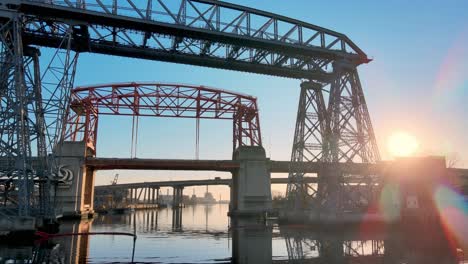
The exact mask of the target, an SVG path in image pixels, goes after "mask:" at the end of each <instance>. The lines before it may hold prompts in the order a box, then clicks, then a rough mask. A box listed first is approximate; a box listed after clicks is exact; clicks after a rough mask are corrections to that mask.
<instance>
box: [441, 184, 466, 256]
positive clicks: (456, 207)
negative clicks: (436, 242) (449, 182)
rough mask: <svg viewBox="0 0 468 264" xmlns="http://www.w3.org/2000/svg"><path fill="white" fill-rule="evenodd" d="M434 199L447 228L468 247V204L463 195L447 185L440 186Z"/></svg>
mask: <svg viewBox="0 0 468 264" xmlns="http://www.w3.org/2000/svg"><path fill="white" fill-rule="evenodd" d="M434 200H435V205H436V206H437V210H438V211H439V214H440V218H441V220H442V222H443V224H444V226H445V228H446V229H447V230H448V231H450V233H451V234H452V235H453V236H454V237H456V238H457V240H458V242H459V244H461V245H462V247H464V248H466V247H468V225H467V223H468V206H467V205H466V202H465V201H464V198H463V196H462V195H460V194H458V193H457V192H455V191H453V190H452V189H450V188H448V187H446V186H439V187H437V189H436V191H435V193H434Z"/></svg>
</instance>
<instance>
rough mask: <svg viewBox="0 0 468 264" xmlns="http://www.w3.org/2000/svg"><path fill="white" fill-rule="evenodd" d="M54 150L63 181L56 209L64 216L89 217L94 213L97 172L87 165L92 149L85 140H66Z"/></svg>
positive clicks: (58, 189) (58, 192)
mask: <svg viewBox="0 0 468 264" xmlns="http://www.w3.org/2000/svg"><path fill="white" fill-rule="evenodd" d="M54 152H55V155H57V156H58V157H59V160H60V164H59V168H58V173H59V178H60V180H62V181H63V183H61V184H59V186H58V188H57V194H56V197H57V199H56V201H57V207H56V209H58V210H60V211H61V213H62V215H63V216H64V217H83V218H87V217H88V216H90V215H92V214H93V213H94V204H93V202H94V175H95V172H94V170H93V169H92V168H89V167H86V165H85V158H86V157H90V156H92V151H91V149H89V148H88V147H87V146H86V143H85V142H64V143H63V145H62V147H61V148H60V149H55V150H54Z"/></svg>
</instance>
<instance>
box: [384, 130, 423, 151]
mask: <svg viewBox="0 0 468 264" xmlns="http://www.w3.org/2000/svg"><path fill="white" fill-rule="evenodd" d="M418 149H419V143H418V140H417V139H416V138H415V137H413V136H412V135H410V134H408V133H406V132H396V133H394V134H392V135H391V136H390V138H389V139H388V150H389V151H390V153H391V154H392V155H393V156H394V157H408V156H411V155H414V154H415V153H416V151H417V150H418Z"/></svg>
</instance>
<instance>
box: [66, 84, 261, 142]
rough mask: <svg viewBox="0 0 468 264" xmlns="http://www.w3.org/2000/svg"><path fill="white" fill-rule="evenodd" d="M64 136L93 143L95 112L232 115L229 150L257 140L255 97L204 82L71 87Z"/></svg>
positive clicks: (259, 139)
mask: <svg viewBox="0 0 468 264" xmlns="http://www.w3.org/2000/svg"><path fill="white" fill-rule="evenodd" d="M71 98H72V99H71V100H72V102H71V104H70V110H69V113H68V117H67V120H68V121H67V129H66V132H65V135H64V138H63V139H64V140H72V141H81V140H84V141H85V142H86V143H87V144H88V146H90V147H91V148H92V149H95V147H96V142H97V129H98V117H99V116H101V115H123V116H153V117H178V118H196V119H228V120H233V150H235V149H236V148H237V147H239V146H261V145H262V139H261V133H260V118H259V115H258V108H257V99H256V98H255V97H252V96H247V95H242V94H238V93H233V92H229V91H224V90H218V89H213V88H208V87H204V86H193V85H182V84H166V83H135V82H132V83H118V84H108V85H107V84H106V85H99V86H88V87H77V88H75V89H73V91H72V94H71Z"/></svg>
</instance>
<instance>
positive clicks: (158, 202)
mask: <svg viewBox="0 0 468 264" xmlns="http://www.w3.org/2000/svg"><path fill="white" fill-rule="evenodd" d="M160 202H161V201H159V187H157V188H156V204H157V205H158V206H159V204H160Z"/></svg>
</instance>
